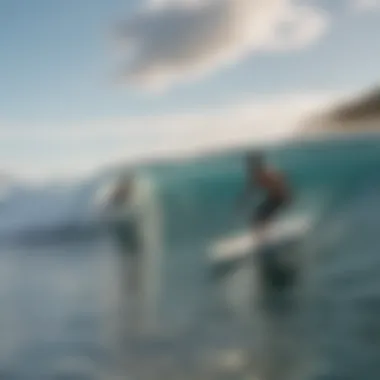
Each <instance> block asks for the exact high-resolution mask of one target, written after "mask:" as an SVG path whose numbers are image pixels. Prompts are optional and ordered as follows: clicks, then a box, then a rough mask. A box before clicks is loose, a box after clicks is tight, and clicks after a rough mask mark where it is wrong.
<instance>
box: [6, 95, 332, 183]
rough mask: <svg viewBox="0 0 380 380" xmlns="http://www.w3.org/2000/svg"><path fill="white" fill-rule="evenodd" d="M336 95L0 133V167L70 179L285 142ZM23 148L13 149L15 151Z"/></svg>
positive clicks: (273, 99) (290, 97)
mask: <svg viewBox="0 0 380 380" xmlns="http://www.w3.org/2000/svg"><path fill="white" fill-rule="evenodd" d="M334 98H335V94H318V93H317V94H302V93H300V94H291V95H277V96H274V97H268V98H266V99H261V100H259V99H253V100H252V99H251V100H249V101H246V102H243V103H239V105H232V106H223V107H219V108H218V107H217V108H215V109H209V110H202V111H198V112H196V111H192V112H189V113H181V114H167V115H161V116H157V117H136V118H125V119H119V120H115V119H113V120H103V121H95V122H88V123H85V124H81V125H75V124H73V125H67V126H54V127H52V126H51V125H49V126H33V127H32V128H31V126H24V127H21V126H19V127H18V128H16V127H15V126H13V127H12V128H0V141H1V146H2V147H11V148H12V149H7V150H6V149H0V162H2V164H3V165H2V169H3V170H4V171H5V172H8V173H15V174H22V175H24V176H29V177H46V176H50V175H52V174H55V175H59V176H62V175H64V176H67V175H68V176H73V175H76V174H78V173H79V174H80V173H83V172H88V171H92V170H94V169H96V168H98V167H100V166H102V165H105V164H107V163H112V162H118V161H123V162H124V161H128V160H136V159H141V158H144V157H148V158H149V157H153V158H154V157H162V156H173V155H174V156H181V155H188V154H193V153H198V152H199V151H202V150H209V149H219V148H222V147H231V146H234V145H245V144H254V143H261V144H262V143H266V142H271V141H275V140H277V139H283V138H287V137H291V136H292V133H293V132H294V131H295V130H296V128H297V123H298V122H299V121H300V120H302V119H303V118H304V117H305V116H306V115H308V114H309V113H311V112H317V111H318V110H319V109H320V107H322V106H326V105H330V104H331V100H333V99H334ZM20 145H21V146H22V150H21V151H20V148H18V150H17V149H16V148H17V147H20Z"/></svg>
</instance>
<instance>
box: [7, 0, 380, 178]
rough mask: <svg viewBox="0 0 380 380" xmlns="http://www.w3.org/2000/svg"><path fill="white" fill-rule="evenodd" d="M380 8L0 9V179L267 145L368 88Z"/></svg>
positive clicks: (43, 4)
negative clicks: (158, 156)
mask: <svg viewBox="0 0 380 380" xmlns="http://www.w3.org/2000/svg"><path fill="white" fill-rule="evenodd" d="M379 34H380V0H64V1H57V0H55V1H52V0H33V1H32V0H0V49H1V50H0V51H1V59H0V171H2V172H3V173H7V174H10V175H21V176H25V177H39V176H42V177H43V176H51V175H69V174H70V173H79V172H83V171H88V170H93V169H95V168H97V167H101V166H102V165H106V164H108V163H112V162H117V161H119V160H127V159H130V158H131V157H137V156H144V155H146V154H148V155H149V154H152V153H153V154H162V153H163V152H166V151H170V150H172V151H176V150H177V151H181V150H182V151H185V150H186V149H192V148H196V147H199V146H207V145H213V144H227V145H228V144H229V143H235V142H236V143H239V142H241V141H247V140H255V141H272V140H274V139H276V138H282V137H283V136H286V135H287V134H289V133H290V132H291V131H292V128H294V125H295V124H296V122H297V121H298V120H302V117H303V116H304V115H305V114H307V113H311V112H314V111H315V110H317V109H320V107H323V106H326V105H328V104H331V102H332V101H333V100H334V99H336V98H337V97H338V96H340V95H341V94H346V93H352V92H355V91H360V90H362V89H366V88H369V87H372V86H373V85H376V84H378V81H379V67H380V49H379V42H378V41H377V36H378V35H379Z"/></svg>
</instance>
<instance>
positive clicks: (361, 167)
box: [0, 139, 380, 245]
mask: <svg viewBox="0 0 380 380" xmlns="http://www.w3.org/2000/svg"><path fill="white" fill-rule="evenodd" d="M379 145H380V142H378V141H376V140H375V141H374V140H365V139H363V140H356V141H340V142H337V141H335V142H314V143H308V144H303V145H287V146H282V147H277V148H272V149H270V150H268V151H267V156H268V160H269V162H270V163H272V164H273V165H275V166H276V167H277V168H279V169H280V170H282V171H283V172H284V173H285V174H286V175H287V176H288V177H289V179H290V182H291V185H292V187H293V190H294V193H295V200H296V201H295V203H294V205H293V207H292V208H291V209H289V211H288V212H290V213H299V212H302V213H307V214H308V215H309V216H310V217H311V218H312V219H313V220H314V221H316V220H317V219H321V218H322V219H321V220H326V219H325V218H330V216H331V214H332V215H333V210H335V209H337V208H339V207H340V205H343V204H346V207H349V205H348V204H347V203H349V199H351V197H358V196H360V193H361V192H363V193H365V192H366V191H368V189H369V188H371V186H373V185H374V184H375V183H376V182H377V180H378V178H379V176H378V173H377V163H378V160H379V158H380V150H379ZM244 154H245V152H242V151H235V152H232V153H225V154H220V155H214V156H209V157H199V158H196V159H192V160H188V161H181V162H179V163H175V162H168V163H161V164H156V165H146V166H144V167H136V168H135V169H134V172H135V173H136V177H137V179H138V180H139V179H140V177H142V178H149V180H150V182H152V183H153V184H154V186H153V187H154V194H151V195H150V198H152V197H153V198H154V199H155V200H156V203H157V202H158V203H159V208H160V210H161V217H162V218H161V220H157V222H159V223H160V224H161V227H162V226H164V228H161V231H163V233H164V235H165V236H164V240H165V242H166V243H167V244H169V245H173V244H175V245H177V244H182V243H184V242H188V241H192V242H196V241H197V240H200V239H210V238H213V237H217V236H220V235H221V234H224V233H228V232H231V230H234V229H240V228H242V227H243V225H244V223H245V221H246V219H245V218H244V217H243V213H240V214H239V212H237V210H236V209H235V204H236V198H237V196H238V195H239V192H241V189H242V186H243V181H244V174H245V173H244ZM129 170H130V168H125V169H123V168H121V170H119V171H118V173H117V174H116V173H111V172H109V173H104V172H102V173H99V175H97V176H94V177H92V178H90V179H87V180H85V181H82V182H77V183H74V184H66V185H65V184H64V185H57V184H56V185H50V186H45V187H43V186H40V187H37V186H34V187H28V186H26V185H24V186H22V185H20V184H14V185H11V186H9V188H8V191H7V192H5V195H4V196H2V199H1V202H0V236H1V237H4V236H7V235H10V234H13V235H17V234H20V235H22V234H24V235H25V234H28V233H30V234H32V233H33V232H35V233H37V232H39V233H40V234H45V235H47V236H48V235H49V233H54V232H59V231H72V232H73V233H74V231H77V235H80V234H81V233H82V232H83V233H86V231H87V232H88V231H90V230H96V231H98V230H99V226H100V221H101V220H102V218H101V216H102V215H101V210H100V208H99V207H98V205H97V203H96V197H97V194H98V193H99V192H100V191H101V189H102V188H104V187H105V186H107V185H110V184H112V181H114V180H115V179H117V175H119V174H120V172H123V171H125V172H128V171H129ZM147 207H148V206H147ZM247 215H248V214H247ZM327 215H329V216H327Z"/></svg>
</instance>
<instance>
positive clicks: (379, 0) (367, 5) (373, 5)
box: [351, 0, 380, 11]
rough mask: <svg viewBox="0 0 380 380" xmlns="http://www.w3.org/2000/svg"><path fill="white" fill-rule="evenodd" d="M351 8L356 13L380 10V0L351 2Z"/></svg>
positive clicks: (356, 0) (354, 0)
mask: <svg viewBox="0 0 380 380" xmlns="http://www.w3.org/2000/svg"><path fill="white" fill-rule="evenodd" d="M351 1H352V3H351V6H352V8H353V9H354V10H355V11H369V10H375V9H379V10H380V0H351Z"/></svg>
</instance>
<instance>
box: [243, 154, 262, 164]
mask: <svg viewBox="0 0 380 380" xmlns="http://www.w3.org/2000/svg"><path fill="white" fill-rule="evenodd" d="M247 161H248V163H249V165H251V166H260V165H262V164H263V163H264V155H263V154H262V153H261V152H250V153H248V154H247Z"/></svg>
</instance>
